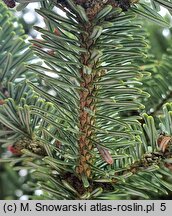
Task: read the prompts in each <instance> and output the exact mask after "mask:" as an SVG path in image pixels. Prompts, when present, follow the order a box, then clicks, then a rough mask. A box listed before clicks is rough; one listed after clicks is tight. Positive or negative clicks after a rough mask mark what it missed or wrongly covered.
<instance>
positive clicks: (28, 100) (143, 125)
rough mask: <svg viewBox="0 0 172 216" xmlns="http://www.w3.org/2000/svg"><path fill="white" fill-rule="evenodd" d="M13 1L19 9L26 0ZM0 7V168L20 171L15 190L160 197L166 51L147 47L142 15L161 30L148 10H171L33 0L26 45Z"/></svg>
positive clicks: (170, 128)
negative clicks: (33, 21) (34, 21)
mask: <svg viewBox="0 0 172 216" xmlns="http://www.w3.org/2000/svg"><path fill="white" fill-rule="evenodd" d="M4 2H5V3H6V5H7V6H8V7H15V6H16V3H15V2H14V1H13V0H5V1H4ZM18 2H20V4H17V9H18V10H21V9H22V8H24V7H26V6H27V4H28V3H32V2H34V1H27V0H19V1H18ZM7 6H5V4H4V3H3V2H0V62H1V64H0V143H1V149H0V150H1V153H0V154H1V159H0V162H1V164H0V172H1V173H3V175H5V174H6V175H7V176H8V175H10V176H14V175H16V173H13V170H14V169H15V170H17V171H21V170H23V169H24V170H27V172H28V175H27V176H26V177H25V179H23V180H22V181H23V183H25V182H26V180H28V183H27V188H26V184H25V187H24V189H23V188H21V190H26V189H27V191H28V190H29V192H28V194H29V195H30V196H29V198H30V199H38V197H37V196H35V195H34V191H35V190H36V189H41V190H42V193H43V194H42V196H41V199H106V200H110V199H155V198H156V199H157V198H162V197H167V196H170V194H171V191H172V183H171V182H172V165H171V163H172V137H171V136H172V103H171V102H170V100H171V97H172V82H171V80H172V66H171V63H170V62H171V59H172V51H171V49H170V47H168V50H167V52H165V53H164V54H163V53H161V55H157V56H156V55H154V52H153V50H152V49H153V47H152V48H151V46H152V45H151V40H150V36H149V35H148V32H149V31H148V29H149V28H146V27H145V26H146V25H145V23H143V20H144V22H146V21H147V20H148V21H149V22H152V23H153V24H152V26H157V28H159V26H163V27H165V28H169V27H170V24H169V23H170V22H169V21H167V20H168V19H167V20H166V19H164V18H163V17H161V16H160V14H159V13H158V11H159V10H160V6H163V7H165V8H166V9H168V10H169V12H170V13H171V10H172V1H171V0H151V1H150V2H147V3H146V2H144V1H135V0H104V1H102V0H101V1H100V0H92V1H88V0H87V1H86V0H63V1H62V0H49V1H48V0H42V1H40V6H39V9H36V13H38V14H39V15H40V16H42V17H43V18H44V22H45V27H41V26H34V29H35V30H37V31H38V32H39V34H40V35H41V39H35V40H30V42H29V43H28V42H26V36H25V35H24V31H23V27H22V26H21V25H20V24H19V21H18V20H17V19H16V18H15V17H14V15H13V14H12V12H10V11H9V8H7ZM13 10H14V9H13ZM169 17H170V16H169ZM169 19H170V18H169ZM150 28H151V27H150ZM166 44H170V42H166ZM159 50H160V49H159ZM159 56H161V58H159ZM10 152H11V154H9V153H10ZM9 164H10V166H12V170H11V171H9V170H10V169H9V166H8V165H9ZM9 172H12V173H11V174H10V173H9ZM3 175H1V176H3ZM20 180H21V179H20ZM0 181H1V182H2V183H3V184H4V178H1V177H0ZM17 187H18V188H19V187H20V184H19V185H17ZM26 193H27V192H26ZM3 194H4V195H2V199H3V198H5V196H8V193H5V192H4V191H3ZM14 198H15V197H14Z"/></svg>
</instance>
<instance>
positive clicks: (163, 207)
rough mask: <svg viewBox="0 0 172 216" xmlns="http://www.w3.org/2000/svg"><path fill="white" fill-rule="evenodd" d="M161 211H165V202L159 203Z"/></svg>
mask: <svg viewBox="0 0 172 216" xmlns="http://www.w3.org/2000/svg"><path fill="white" fill-rule="evenodd" d="M160 209H161V211H165V210H166V203H161V208H160Z"/></svg>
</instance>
